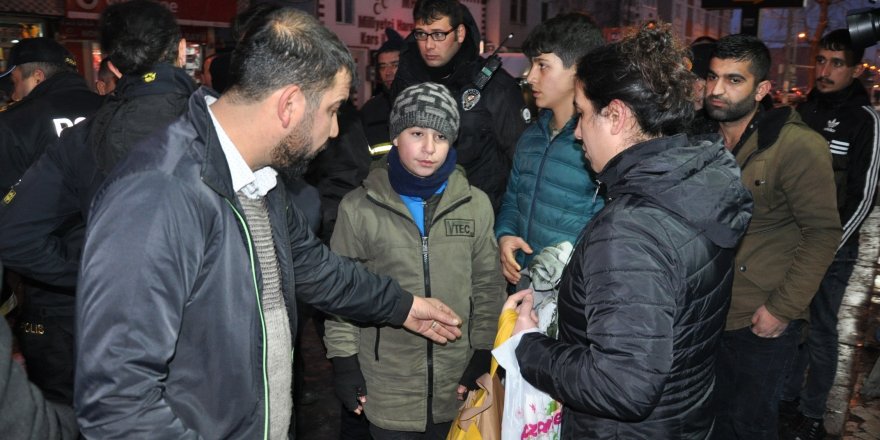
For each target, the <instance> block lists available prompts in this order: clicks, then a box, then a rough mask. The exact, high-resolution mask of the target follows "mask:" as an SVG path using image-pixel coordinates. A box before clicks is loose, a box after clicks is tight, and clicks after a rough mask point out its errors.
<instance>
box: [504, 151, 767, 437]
mask: <svg viewBox="0 0 880 440" xmlns="http://www.w3.org/2000/svg"><path fill="white" fill-rule="evenodd" d="M711 139H712V140H711V141H709V140H700V141H696V142H695V143H693V144H689V142H688V140H687V138H686V137H685V136H684V135H676V136H672V137H666V138H659V139H654V140H650V141H647V142H643V143H640V144H636V145H634V146H632V147H630V148H628V149H626V150H624V151H623V152H622V153H620V154H618V155H617V156H616V157H615V158H613V159H612V160H611V161H610V162H609V163H608V165H607V166H606V167H605V169H604V170H603V171H602V172H601V173H600V174H599V176H598V178H599V180H600V181H601V182H602V184H604V185H606V186H607V190H608V191H607V199H606V205H605V208H604V209H603V210H602V211H600V212H599V213H598V214H597V215H596V216H595V217H594V218H593V220H592V221H591V222H590V223H589V225H587V227H586V228H585V229H584V231H583V232H582V234H581V237H580V238H579V240H578V242H577V244H576V245H575V249H574V253H573V254H572V257H571V260H570V262H569V264H568V266H567V267H566V268H565V271H564V273H563V275H562V281H561V284H560V291H559V340H558V341H557V340H553V339H550V338H548V337H546V336H543V335H540V334H537V333H528V334H525V335H523V337H522V340H521V342H520V344H519V345H518V347H517V349H516V355H517V360H518V361H519V365H520V369H521V370H522V374H523V377H524V378H525V379H526V380H527V381H529V382H530V383H531V384H533V385H534V386H535V387H537V388H538V389H540V390H542V391H545V392H547V393H548V394H550V395H551V396H552V397H554V398H556V399H558V400H560V401H561V402H562V403H563V416H562V438H567V439H585V438H589V439H673V438H674V439H704V438H706V437H707V435H708V434H709V433H710V432H711V429H712V420H713V418H712V412H711V409H710V402H711V399H710V396H711V392H712V388H713V384H714V380H715V376H714V370H715V369H714V362H715V349H716V345H717V342H718V341H719V338H720V336H721V332H722V330H723V328H724V317H725V314H726V312H727V305H728V302H729V300H730V286H731V282H732V281H733V266H732V262H733V256H734V248H735V247H736V245H737V243H738V242H739V239H740V237H742V235H743V234H744V233H745V231H746V227H747V226H748V223H749V217H750V213H751V208H752V202H751V197H750V196H749V193H748V192H747V191H746V189H745V188H744V187H743V185H742V183H741V182H740V176H739V169H738V168H737V166H736V163H735V162H734V159H733V157H732V156H731V155H730V154H729V153H728V152H727V151H725V150H724V147H723V146H722V144H721V142H720V140H719V139H718V137H717V135H716V136H712V137H711Z"/></svg>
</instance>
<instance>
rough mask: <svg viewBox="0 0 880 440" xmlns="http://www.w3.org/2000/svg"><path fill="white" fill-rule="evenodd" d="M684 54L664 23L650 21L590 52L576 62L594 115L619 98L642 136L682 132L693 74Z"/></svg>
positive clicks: (689, 105) (688, 117) (690, 107)
mask: <svg viewBox="0 0 880 440" xmlns="http://www.w3.org/2000/svg"><path fill="white" fill-rule="evenodd" d="M687 55H688V49H687V47H685V46H684V45H682V44H681V42H679V41H678V40H676V39H675V38H674V37H673V35H672V29H671V27H670V26H669V25H668V24H663V23H660V24H652V25H651V26H644V27H642V28H640V29H638V30H637V31H635V32H632V31H630V33H629V35H627V36H626V37H625V38H624V39H623V40H621V41H618V42H615V43H611V44H607V45H605V46H601V47H599V48H596V49H594V50H592V51H590V52H589V53H588V54H587V55H586V56H584V57H583V58H582V59H581V61H580V62H579V63H578V69H577V77H578V81H579V83H580V85H581V87H583V91H584V94H585V95H586V96H587V99H589V100H590V102H591V103H592V105H593V108H594V109H595V111H596V113H598V112H600V111H601V110H602V109H603V108H605V107H606V106H607V105H608V104H609V103H610V102H611V101H612V100H615V99H619V100H620V101H622V102H623V103H624V104H626V106H627V107H629V108H630V109H631V110H632V112H633V113H634V114H635V117H636V120H637V121H638V123H639V126H640V127H641V129H642V132H643V133H644V134H646V135H648V136H671V135H674V134H677V133H681V132H684V131H685V128H686V127H688V126H689V125H690V122H691V120H693V117H694V104H693V93H694V87H693V86H694V81H695V80H696V76H695V75H694V74H693V73H691V72H690V71H689V70H688V66H687V64H686V63H687V61H686V57H687Z"/></svg>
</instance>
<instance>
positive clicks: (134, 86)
mask: <svg viewBox="0 0 880 440" xmlns="http://www.w3.org/2000/svg"><path fill="white" fill-rule="evenodd" d="M413 22H414V28H413V30H412V32H411V33H410V34H409V35H407V36H405V37H404V36H401V35H398V34H396V33H395V32H393V31H391V30H389V31H388V32H387V37H388V38H387V41H386V42H385V43H384V44H383V45H382V47H381V48H380V49H379V50H378V51H377V53H376V57H375V59H374V65H375V68H376V74H377V76H376V77H377V78H378V79H379V80H380V82H379V84H377V91H376V92H375V93H374V96H373V98H372V99H371V100H369V101H368V102H366V103H365V104H364V105H363V106H362V107H361V108H360V109H358V108H357V106H356V105H354V103H352V102H351V100H350V99H349V96H350V91H351V86H352V82H353V79H354V75H355V72H356V68H355V63H354V59H353V58H352V55H351V54H350V52H349V51H348V49H347V48H346V47H345V45H344V44H343V43H342V42H341V41H340V40H339V38H338V37H337V36H336V35H334V34H333V33H332V32H331V31H329V30H328V29H326V28H325V27H323V26H322V25H320V23H318V22H317V21H316V20H315V19H314V18H313V17H311V16H310V15H308V14H305V13H303V12H300V11H298V10H296V9H293V8H290V7H284V6H276V5H272V4H268V3H259V4H257V5H255V6H253V7H252V8H250V9H248V10H247V11H245V12H243V13H242V14H240V15H239V16H238V17H236V19H235V21H234V28H235V29H234V33H235V40H236V44H235V47H234V49H233V50H231V51H229V52H221V53H218V54H216V55H215V56H212V57H210V58H208V59H207V60H206V62H205V66H203V69H202V71H203V75H202V78H203V84H202V86H201V87H199V85H198V84H197V83H196V82H195V81H194V80H193V79H192V78H191V77H190V76H189V75H188V74H187V73H186V72H185V71H184V70H183V69H182V68H181V66H182V65H183V56H184V48H185V40H184V39H183V38H182V35H181V31H180V28H179V26H178V24H177V23H176V20H175V18H174V16H173V15H172V14H171V12H170V11H169V10H168V9H167V8H165V7H164V6H162V5H161V4H160V3H158V2H154V1H151V0H133V1H130V2H124V3H114V4H112V5H110V6H108V7H107V8H106V10H105V11H104V12H103V13H102V14H101V20H100V32H101V38H100V42H101V50H102V52H103V53H104V54H105V56H106V58H105V59H104V60H103V62H102V63H101V70H100V72H99V75H98V78H97V81H96V83H95V89H96V91H97V92H98V93H95V92H92V91H91V90H90V87H89V86H88V85H87V84H86V82H85V80H84V79H83V78H82V77H80V76H79V75H78V74H77V73H76V66H75V64H76V63H75V60H74V58H73V56H72V55H71V54H70V53H68V52H67V50H66V49H65V48H64V47H63V46H61V45H60V44H58V43H57V42H56V41H55V40H53V39H50V38H33V39H25V40H22V41H21V42H20V43H18V44H17V45H16V46H14V47H13V48H12V51H11V54H10V57H9V60H8V61H9V62H8V64H9V68H8V69H7V71H6V72H5V74H8V75H10V76H11V79H12V82H13V83H14V85H15V87H14V93H13V96H14V97H15V99H16V100H17V102H15V103H13V104H12V105H10V106H9V107H8V108H7V109H6V110H5V111H2V112H0V186H2V188H3V190H2V193H3V197H2V201H0V262H2V265H3V266H5V269H6V273H5V276H4V291H3V293H4V295H3V297H2V299H3V303H2V305H0V310H2V311H3V314H4V315H7V318H8V319H9V322H10V324H14V325H12V327H11V328H10V327H7V326H6V325H5V324H4V325H0V432H3V433H4V438H5V436H6V435H8V434H11V435H12V437H11V438H35V439H36V438H39V439H75V438H126V439H128V438H193V439H195V438H242V439H252V438H265V439H269V438H271V439H284V438H293V437H295V435H296V429H295V426H294V422H293V421H294V416H293V414H294V409H295V407H296V406H297V405H298V404H300V403H301V402H302V401H304V399H308V397H307V396H304V394H303V388H304V385H303V383H302V380H301V378H302V370H301V369H302V368H303V367H305V368H309V366H308V365H303V362H302V361H301V359H299V358H298V356H297V354H298V352H299V350H298V336H299V334H301V333H302V326H303V323H304V322H306V321H307V320H308V319H314V320H315V321H316V323H317V324H319V333H320V334H321V336H322V337H323V341H324V344H325V347H326V353H327V357H328V358H329V359H330V360H331V363H332V365H333V381H334V383H333V388H334V392H335V395H336V396H337V397H338V399H339V403H340V405H341V408H342V410H341V415H340V423H339V424H340V431H341V438H360V439H377V440H385V439H388V440H392V439H413V440H415V439H445V438H446V436H447V433H448V432H449V431H450V427H451V423H452V420H453V419H454V418H455V416H456V414H457V412H458V410H459V407H460V406H461V404H462V401H464V400H465V397H466V395H467V394H468V392H469V391H470V390H475V389H477V379H478V378H479V377H480V376H482V375H483V374H485V373H487V372H488V371H489V367H490V362H491V359H492V352H491V350H492V345H493V340H494V339H495V335H496V331H497V318H498V316H499V314H500V313H501V312H502V310H509V309H514V310H516V311H517V313H518V318H517V323H516V327H515V328H514V335H513V337H512V339H511V340H512V341H513V346H514V347H515V359H516V362H517V363H518V365H519V370H520V371H521V373H522V375H523V377H524V378H525V380H526V381H528V382H529V383H530V384H532V385H533V386H534V387H535V388H537V389H538V390H540V391H543V392H545V393H547V394H548V395H549V396H550V397H552V398H553V399H555V400H557V401H558V402H560V403H561V404H562V408H563V409H562V418H561V437H562V438H564V439H749V440H752V439H757V440H760V439H777V438H782V439H786V440H796V439H799V440H810V439H821V438H824V435H825V428H824V424H823V416H824V413H825V405H826V401H827V399H828V394H829V391H830V389H831V385H832V382H833V379H834V372H835V370H836V364H837V312H838V310H839V308H840V305H841V301H842V297H843V292H844V290H845V288H846V285H847V283H848V279H849V276H850V274H851V273H852V271H853V268H854V265H855V261H856V257H857V255H858V250H859V228H860V227H861V226H862V224H863V222H864V221H865V219H866V218H867V216H868V214H869V212H870V210H871V209H872V207H873V204H874V202H875V198H876V193H875V191H876V187H877V183H878V181H877V180H878V174H880V117H878V114H877V113H876V112H875V111H874V110H873V108H872V107H871V105H870V103H869V100H868V94H867V93H866V90H865V88H864V86H863V85H862V83H861V82H860V81H859V79H858V78H859V76H860V75H862V73H863V70H864V68H863V67H862V65H861V58H862V55H863V50H864V48H861V47H857V46H854V45H853V43H852V42H851V40H850V37H849V33H848V32H847V31H846V30H845V29H838V30H833V31H831V32H829V33H827V34H826V35H825V36H824V37H823V38H822V40H821V41H820V42H819V52H818V55H817V56H816V59H815V73H816V82H815V86H814V88H813V90H812V91H811V92H810V93H809V95H808V98H807V100H806V102H804V103H803V104H801V105H799V106H798V107H797V108H796V109H795V108H792V107H788V106H774V105H773V103H772V101H770V100H769V93H770V89H771V84H770V81H769V80H768V75H769V71H770V66H771V57H770V51H769V49H768V48H767V46H766V45H765V44H764V43H763V42H762V41H761V40H760V39H758V38H756V37H753V36H748V35H741V34H737V35H728V36H724V37H722V38H720V39H717V40H716V39H713V38H708V37H707V38H701V39H699V40H698V41H694V42H693V43H692V44H691V45H689V46H688V45H686V44H684V42H682V41H680V40H679V39H678V38H677V37H676V36H675V35H673V33H672V31H671V28H670V27H669V26H668V25H665V24H662V23H660V24H658V23H650V24H648V25H645V26H641V27H637V28H634V29H632V30H631V32H629V33H628V34H627V35H626V36H625V37H624V38H622V39H621V40H619V41H615V42H610V43H609V42H605V41H604V39H603V37H602V32H601V29H600V28H599V27H598V26H597V25H596V24H595V22H594V21H593V20H592V19H591V18H590V17H589V16H587V15H584V14H580V13H564V14H560V15H558V16H556V17H554V18H551V19H549V20H547V21H545V22H544V23H541V24H540V25H538V26H537V27H535V28H534V29H532V30H531V32H530V33H529V35H528V37H527V38H526V40H525V41H524V43H523V45H522V50H523V52H524V53H525V54H526V56H527V57H528V58H529V60H530V62H531V68H530V70H529V72H528V74H527V76H526V78H525V81H526V82H527V83H528V86H529V93H530V94H531V95H532V97H533V98H534V103H535V105H536V106H537V107H538V108H539V112H538V114H537V115H534V117H532V116H533V115H532V114H531V112H530V111H528V108H527V106H526V103H525V100H524V97H523V91H522V89H521V88H520V85H519V84H518V82H517V80H516V79H514V78H512V77H511V76H510V75H509V74H507V73H506V72H505V71H504V70H503V69H497V67H495V68H493V66H492V65H491V63H487V61H486V59H484V58H482V57H481V56H480V55H479V41H480V35H479V28H478V26H477V24H476V21H475V20H474V18H473V17H472V16H471V14H470V13H469V12H468V9H467V8H466V7H465V6H463V5H461V4H460V3H459V2H458V1H457V0H417V1H416V2H415V3H414V5H413ZM101 95H104V96H103V97H102V96H101ZM560 245H567V246H568V247H569V248H570V249H571V255H570V257H568V258H566V259H565V261H562V263H563V264H564V270H563V271H562V272H561V277H560V279H559V281H558V284H556V285H555V286H554V289H553V291H554V293H553V295H555V301H556V304H557V309H556V312H555V315H554V316H555V318H553V319H554V320H555V321H554V328H555V329H557V330H556V331H554V332H553V333H552V334H551V333H549V332H546V331H542V330H541V329H542V328H543V329H546V328H547V326H546V323H545V322H539V318H538V316H537V314H536V313H535V311H534V306H535V302H536V295H535V292H533V291H532V290H531V289H530V288H529V286H530V278H531V276H532V275H533V274H532V272H530V269H533V268H534V266H535V264H536V262H537V261H539V258H536V257H537V256H539V255H540V254H541V253H542V251H554V250H556V249H558V248H557V247H558V246H560ZM3 266H0V267H3ZM541 319H545V317H544V316H542V317H541ZM10 330H11V331H10ZM523 438H526V437H523ZM529 438H531V437H529Z"/></svg>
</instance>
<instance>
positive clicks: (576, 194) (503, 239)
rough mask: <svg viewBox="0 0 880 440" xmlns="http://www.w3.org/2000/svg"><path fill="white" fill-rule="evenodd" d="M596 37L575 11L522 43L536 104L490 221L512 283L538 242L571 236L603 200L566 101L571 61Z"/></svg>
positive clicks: (571, 89)
mask: <svg viewBox="0 0 880 440" xmlns="http://www.w3.org/2000/svg"><path fill="white" fill-rule="evenodd" d="M602 44H604V41H603V39H602V32H601V31H600V29H599V28H598V27H597V26H596V24H595V23H594V22H593V20H592V19H590V18H589V17H588V16H586V15H583V14H578V13H570V14H563V15H559V16H556V17H554V18H552V19H550V20H547V21H546V22H544V23H542V24H540V25H538V26H537V27H536V28H535V29H534V30H532V32H531V33H530V34H529V36H528V38H526V41H525V43H523V52H525V54H526V55H528V56H529V57H530V58H531V60H532V68H531V70H530V71H529V75H528V77H527V80H528V82H529V84H530V85H531V88H532V93H533V95H534V97H535V103H536V104H537V106H538V107H539V108H541V112H540V116H539V118H538V121H537V122H536V123H534V124H532V125H530V126H529V127H528V128H527V129H526V131H525V132H523V134H522V136H521V137H520V138H519V141H518V142H517V144H516V154H515V156H514V159H513V169H512V170H511V172H510V178H509V179H508V182H507V192H506V193H505V194H504V198H503V200H502V204H501V210H500V212H499V213H498V218H497V220H496V222H495V237H497V238H498V247H499V251H500V252H499V253H500V258H501V268H502V272H503V273H504V277H505V278H506V279H507V281H508V282H509V283H511V284H516V283H517V282H519V278H520V270H521V269H522V268H523V267H525V266H526V265H527V264H528V263H529V261H531V258H532V256H534V255H537V254H538V252H540V251H541V249H543V248H544V247H546V246H552V245H555V244H557V243H559V242H562V241H569V242H571V243H574V242H575V241H576V240H577V237H578V234H579V233H580V232H581V230H582V229H583V228H584V226H586V224H587V223H588V222H589V221H590V219H591V218H593V216H594V215H595V214H596V213H597V212H599V210H600V209H602V207H603V206H604V202H603V198H602V197H599V196H598V195H597V192H598V184H597V182H595V181H594V180H593V176H592V175H591V174H590V172H589V171H588V170H589V164H588V163H587V162H586V159H585V158H584V153H583V151H582V149H581V142H580V141H578V140H577V139H575V138H574V128H575V125H576V123H577V118H576V116H577V115H576V114H575V110H574V104H573V102H574V91H575V70H576V68H577V61H578V60H579V59H580V58H581V57H583V56H584V55H585V54H586V53H587V52H588V51H590V50H591V49H593V48H594V47H597V46H600V45H602Z"/></svg>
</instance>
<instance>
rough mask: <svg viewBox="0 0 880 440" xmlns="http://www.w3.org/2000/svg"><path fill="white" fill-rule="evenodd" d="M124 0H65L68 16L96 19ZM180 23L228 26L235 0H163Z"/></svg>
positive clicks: (162, 2)
mask: <svg viewBox="0 0 880 440" xmlns="http://www.w3.org/2000/svg"><path fill="white" fill-rule="evenodd" d="M124 1H126V0H65V2H66V5H67V17H68V18H84V19H90V20H97V19H98V17H99V16H100V15H101V12H102V11H103V10H104V9H106V8H107V6H109V5H111V4H114V3H122V2H124ZM159 3H160V4H162V5H163V6H165V7H167V8H168V10H170V11H171V12H172V13H173V14H174V16H175V17H177V21H178V23H180V24H181V25H190V26H211V27H228V26H229V21H230V20H232V17H233V16H235V11H236V9H235V7H236V5H235V0H163V1H160V2H159Z"/></svg>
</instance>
